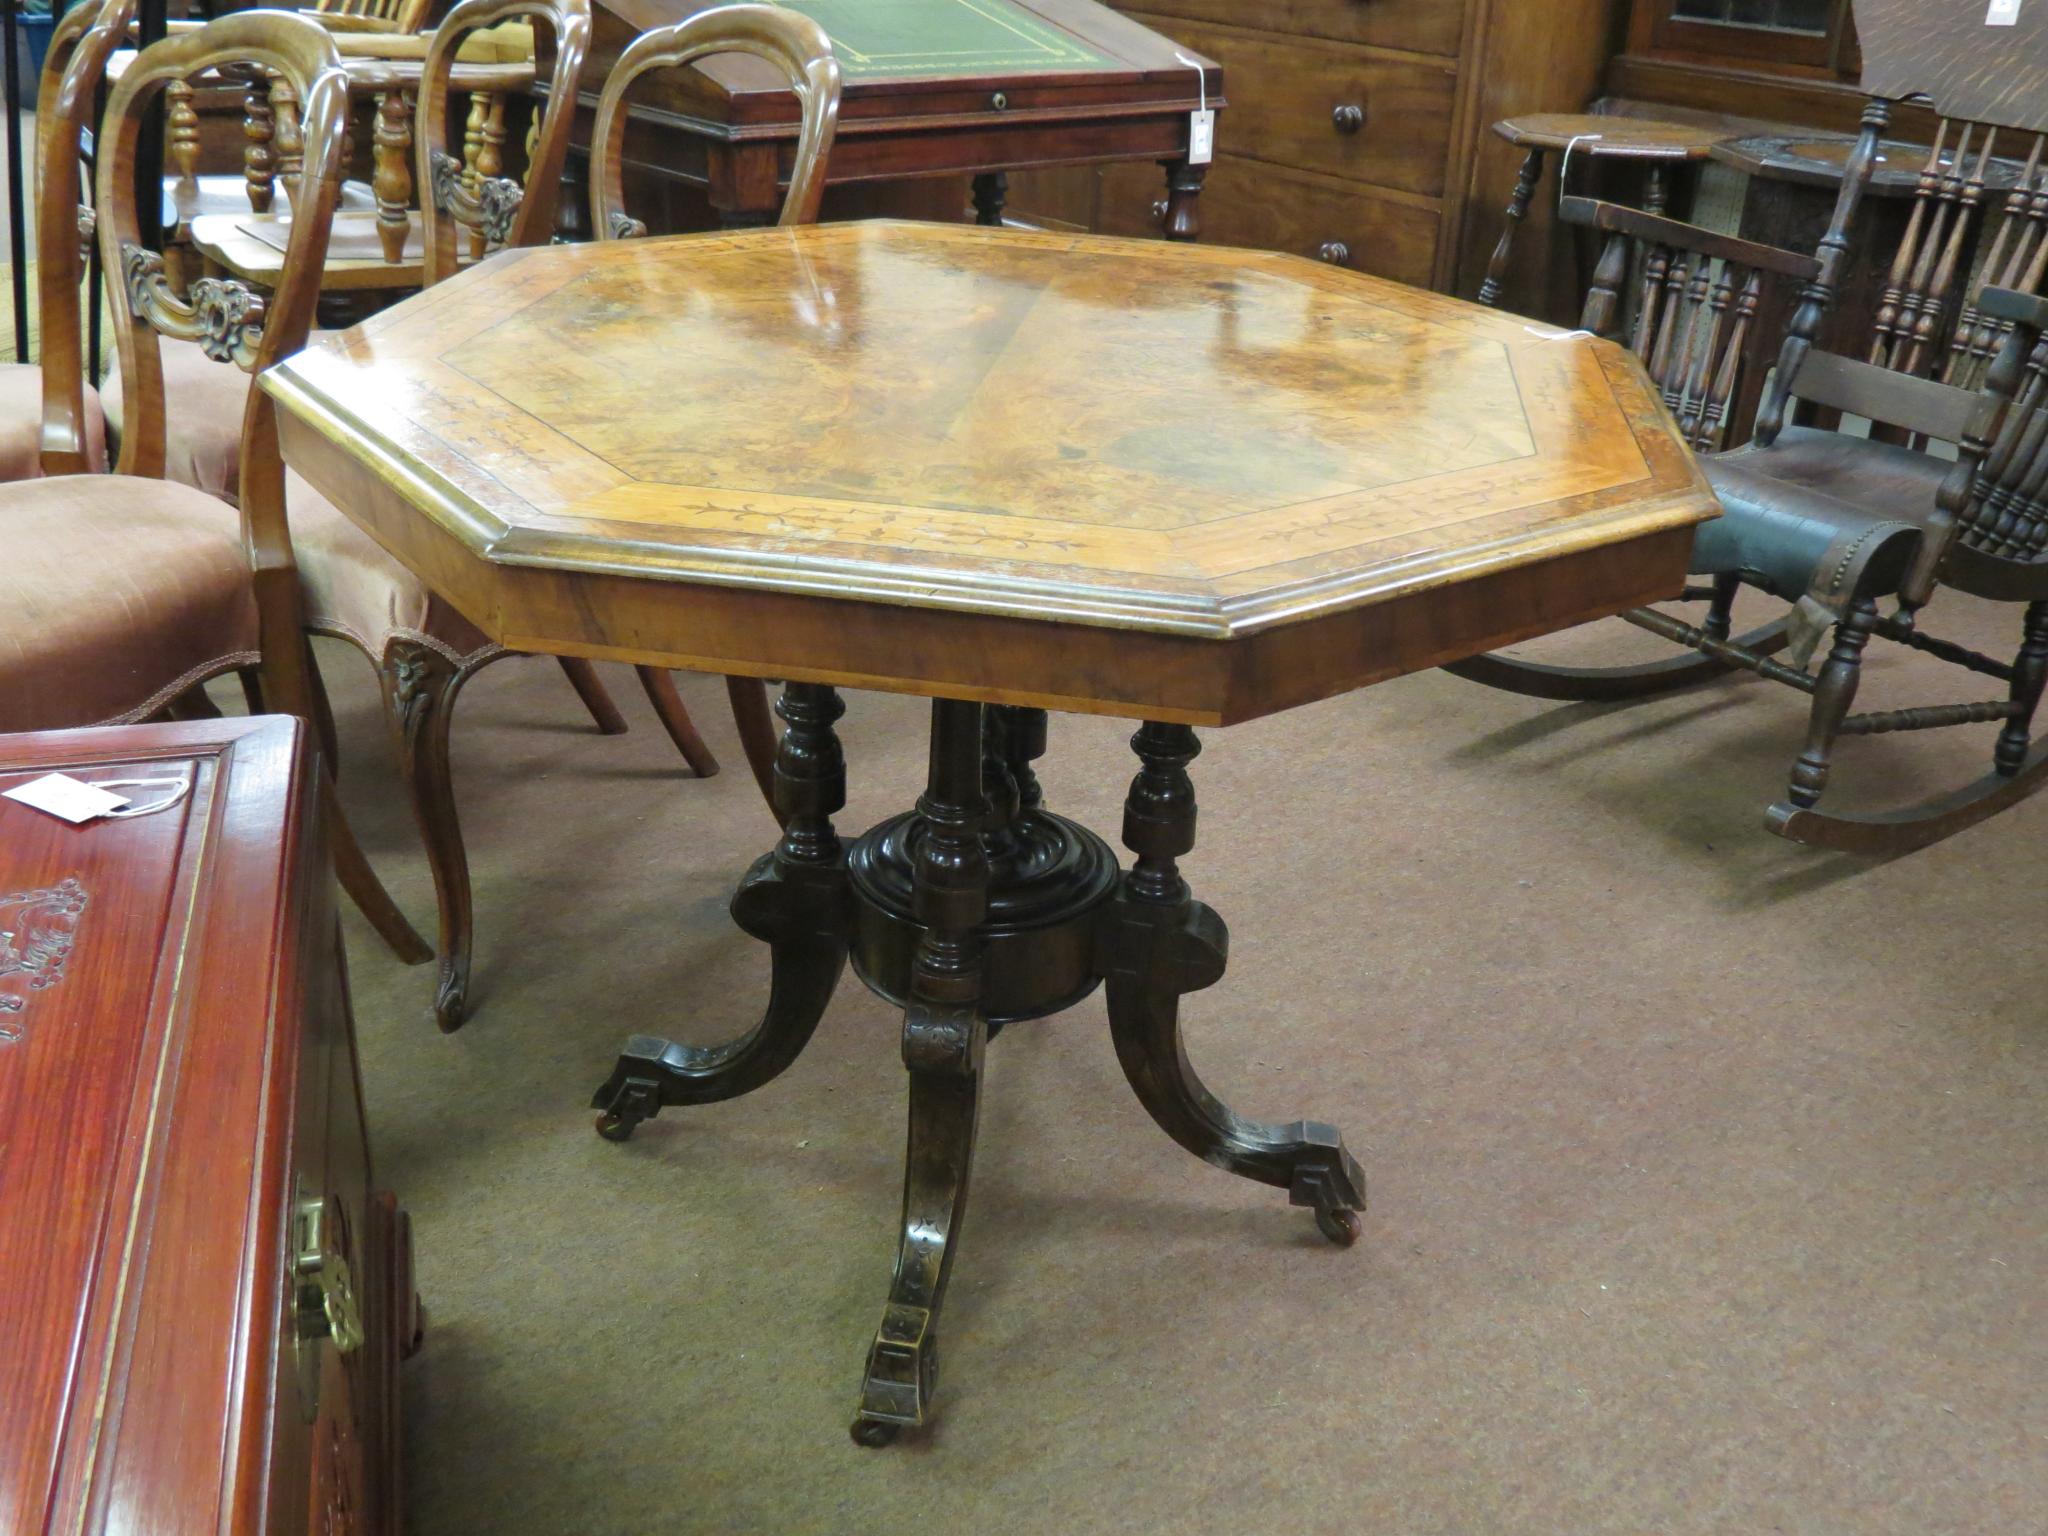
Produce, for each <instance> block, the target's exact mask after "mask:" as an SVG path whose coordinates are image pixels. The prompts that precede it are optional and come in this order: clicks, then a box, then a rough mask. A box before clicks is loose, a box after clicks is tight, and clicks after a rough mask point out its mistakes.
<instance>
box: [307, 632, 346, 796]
mask: <svg viewBox="0 0 2048 1536" xmlns="http://www.w3.org/2000/svg"><path fill="white" fill-rule="evenodd" d="M306 683H307V686H308V689H309V690H310V692H311V693H312V696H313V728H314V729H315V730H316V731H318V732H319V734H320V751H321V752H322V753H323V754H324V755H325V756H326V758H327V771H328V772H329V773H331V774H333V775H334V777H335V778H336V779H339V778H340V777H341V736H340V733H339V732H337V731H336V730H335V728H334V704H333V702H332V701H331V700H330V699H329V698H328V697H327V681H326V679H325V678H323V677H321V675H320V660H319V658H318V657H316V656H315V655H314V654H313V647H312V646H311V644H308V645H307V647H306Z"/></svg>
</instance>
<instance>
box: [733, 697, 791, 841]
mask: <svg viewBox="0 0 2048 1536" xmlns="http://www.w3.org/2000/svg"><path fill="white" fill-rule="evenodd" d="M725 696H726V698H727V699H729V700H731V702H732V723H733V724H734V725H735V726H737V727H738V728H739V733H740V747H741V749H742V750H743V751H744V752H745V753H746V754H747V766H748V767H749V768H751V769H753V770H754V782H755V783H756V784H758V785H760V787H761V798H762V799H763V800H765V801H767V802H768V809H769V810H770V811H771V812H772V811H774V810H775V748H776V746H777V742H776V736H775V716H774V713H773V712H772V711H771V710H770V709H769V708H768V685H767V684H766V683H764V682H763V681H761V679H760V678H758V677H728V678H727V679H726V680H725ZM776 819H777V820H778V821H779V820H780V819H781V817H780V816H779V815H778V816H777V818H776Z"/></svg>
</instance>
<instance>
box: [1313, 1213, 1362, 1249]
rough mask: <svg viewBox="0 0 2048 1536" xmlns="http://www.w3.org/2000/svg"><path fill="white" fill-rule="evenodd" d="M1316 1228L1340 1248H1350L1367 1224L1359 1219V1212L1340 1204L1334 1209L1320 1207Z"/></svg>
mask: <svg viewBox="0 0 2048 1536" xmlns="http://www.w3.org/2000/svg"><path fill="white" fill-rule="evenodd" d="M1316 1229H1317V1230H1318V1231H1320V1232H1321V1233H1322V1234H1323V1236H1325V1237H1327V1238H1328V1239H1329V1240H1330V1241H1331V1242H1333V1243H1335V1244H1336V1245H1337V1246H1338V1247H1339V1248H1349V1247H1350V1246H1351V1245H1352V1244H1353V1243H1355V1242H1357V1241H1358V1235H1359V1233H1360V1232H1362V1231H1363V1230H1364V1229H1365V1224H1364V1223H1363V1222H1361V1221H1360V1220H1359V1219H1358V1212H1356V1211H1352V1210H1346V1209H1344V1208H1342V1207H1341V1206H1340V1207H1337V1208H1335V1209H1332V1210H1321V1209H1318V1210H1317V1211H1316Z"/></svg>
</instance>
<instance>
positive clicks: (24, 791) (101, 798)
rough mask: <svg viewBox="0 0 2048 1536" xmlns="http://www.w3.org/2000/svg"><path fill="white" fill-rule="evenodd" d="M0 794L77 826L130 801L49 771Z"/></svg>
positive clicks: (81, 780) (80, 780) (123, 796)
mask: <svg viewBox="0 0 2048 1536" xmlns="http://www.w3.org/2000/svg"><path fill="white" fill-rule="evenodd" d="M0 794H5V795H6V797H7V798H8V799H9V800H18V801H20V802H21V803H22V804H23V805H26V806H31V807H33V808H34V809H36V810H38V811H45V812H48V813H49V814H50V815H52V816H55V817H58V818H59V819H60V820H63V821H68V822H71V823H73V824H74V825H75V824H77V823H79V822H86V821H93V820H95V819H97V818H98V817H101V816H105V815H107V814H108V813H109V812H112V811H118V810H119V809H121V807H122V806H124V805H126V804H127V803H128V797H127V796H126V795H116V794H112V793H109V792H108V791H107V790H104V789H101V788H100V787H99V786H98V785H97V784H88V783H86V782H85V781H84V780H83V779H74V778H72V777H71V776H70V775H69V774H63V773H46V774H44V775H43V776H42V777H41V778H40V779H30V780H29V781H28V782H27V783H26V784H17V785H15V786H14V788H12V789H9V790H4V791H0Z"/></svg>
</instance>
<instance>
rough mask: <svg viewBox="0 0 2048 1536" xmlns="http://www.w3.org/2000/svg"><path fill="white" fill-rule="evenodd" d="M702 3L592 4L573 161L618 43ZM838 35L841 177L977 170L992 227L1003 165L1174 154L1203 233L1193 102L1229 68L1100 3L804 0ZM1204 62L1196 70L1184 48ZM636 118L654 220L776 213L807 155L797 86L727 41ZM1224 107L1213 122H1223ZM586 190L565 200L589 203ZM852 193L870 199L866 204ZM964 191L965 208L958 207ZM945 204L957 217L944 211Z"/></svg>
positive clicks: (834, 177)
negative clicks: (728, 48)
mask: <svg viewBox="0 0 2048 1536" xmlns="http://www.w3.org/2000/svg"><path fill="white" fill-rule="evenodd" d="M704 8H705V0H597V4H596V7H595V14H594V20H593V27H592V34H591V47H590V63H589V66H588V68H587V69H586V70H585V72H584V76H583V79H584V85H583V112H582V114H581V121H580V122H579V125H578V129H577V140H576V142H577V143H578V144H579V145H580V146H583V149H581V150H579V151H577V152H576V155H575V163H576V165H577V167H578V170H579V175H580V173H581V168H582V166H583V165H584V164H585V163H586V161H585V154H584V151H586V150H587V147H588V145H589V142H590V135H589V115H590V113H591V112H592V111H594V110H595V108H596V104H597V95H598V92H599V91H600V90H602V89H603V86H604V81H605V77H606V76H607V75H609V74H610V72H611V67H612V65H613V64H615V63H616V62H617V61H618V56H619V54H620V53H621V52H622V51H623V50H624V49H625V47H626V46H627V45H628V44H629V43H631V42H632V41H633V39H634V38H636V37H638V36H639V35H640V34H641V33H642V32H645V31H648V30H649V29H651V28H654V27H659V26H666V25H668V24H670V23H673V22H677V21H681V20H682V19H683V18H685V17H686V16H690V15H692V14H694V13H695V12H697V11H700V10H703V9H704ZM793 8H794V9H796V10H800V11H802V12H804V13H805V14H806V15H809V16H811V17H813V18H814V19H815V20H816V21H817V22H818V23H819V24H820V25H821V26H823V27H824V29H825V31H826V32H827V33H828V34H829V35H830V36H831V38H832V42H833V46H834V50H835V51H836V52H837V53H838V55H839V65H840V70H841V74H842V78H843V79H844V82H845V96H844V99H843V103H842V105H841V107H840V112H839V133H838V137H837V139H836V140H835V141H834V143H833V146H832V157H831V160H830V161H829V163H828V165H827V170H826V185H827V188H828V193H827V199H828V200H827V213H828V216H829V215H830V214H831V212H832V211H833V209H834V207H835V206H836V205H840V204H841V197H840V195H839V194H835V193H834V192H833V191H832V189H841V190H842V191H843V190H844V189H848V188H855V187H861V188H872V187H875V186H876V185H877V184H879V183H892V182H901V181H904V180H907V179H912V178H931V177H943V176H962V175H972V176H973V177H975V204H976V207H977V209H978V211H979V214H980V218H981V221H982V222H983V223H990V224H992V223H996V222H998V221H999V220H1000V218H1001V214H1002V207H1003V199H1004V187H1005V181H1004V173H1005V172H1008V171H1012V170H1019V169H1023V168H1025V167H1035V166H1047V165H1079V164H1089V163H1094V162H1101V161H1114V160H1156V161H1159V162H1161V163H1162V164H1163V165H1164V166H1165V168H1166V183H1167V199H1168V202H1169V205H1170V207H1169V220H1168V233H1169V235H1171V236H1172V237H1173V238H1176V239H1184V240H1192V239H1194V238H1195V235H1196V233H1197V224H1196V218H1195V199H1196V197H1197V195H1198V194H1199V193H1200V191H1201V186H1202V176H1203V174H1204V171H1205V169H1206V167H1203V166H1190V165H1188V164H1187V163H1186V156H1187V147H1188V114H1189V113H1190V112H1191V111H1192V110H1194V108H1195V107H1196V105H1197V104H1198V102H1200V101H1201V100H1203V99H1204V97H1205V95H1206V100H1207V102H1208V105H1209V106H1211V107H1217V108H1220V107H1222V106H1224V105H1225V102H1224V99H1223V71H1222V70H1221V68H1220V67H1218V66H1217V65H1216V64H1215V63H1213V62H1211V61H1210V60H1208V59H1205V58H1203V57H1202V56H1201V55H1200V54H1198V53H1196V52H1195V51H1194V50H1192V49H1186V48H1181V47H1180V46H1178V45H1177V44H1175V43H1173V42H1172V41H1170V40H1169V39H1167V38H1164V37H1161V36H1160V35H1159V34H1158V33H1156V32H1152V31H1149V30H1148V29H1146V28H1145V27H1142V26H1140V25H1139V24H1138V23H1136V22H1134V21H1131V20H1129V19H1127V18H1125V17H1123V16H1120V15H1118V14H1117V13H1116V12H1115V11H1112V10H1110V9H1109V8H1108V7H1106V6H1103V5H1098V4H1096V3H1095V0H794V4H793ZM1183 54H1184V55H1185V56H1186V57H1187V58H1188V59H1190V60H1193V61H1195V62H1197V63H1198V64H1199V65H1200V81H1199V82H1198V80H1197V71H1196V69H1195V68H1192V67H1190V65H1189V64H1187V63H1183V62H1182V61H1181V59H1180V58H1179V57H1177V55H1183ZM634 101H635V106H634V110H633V113H632V116H631V120H630V121H629V124H628V127H627V130H626V144H625V163H626V172H627V188H628V193H629V199H628V200H629V202H630V203H631V204H632V206H633V207H634V208H635V209H639V208H643V207H645V208H648V209H649V210H650V212H651V214H652V216H651V217H649V219H648V223H649V227H650V228H653V229H656V230H660V229H664V228H677V227H684V225H683V224H682V223H680V222H678V221H683V220H687V219H688V218H689V217H690V215H689V214H688V213H687V212H686V211H684V209H683V207H682V206H681V205H680V204H678V205H675V206H671V208H670V210H669V219H668V220H666V221H664V219H663V217H662V211H663V206H664V203H665V201H666V199H667V198H670V197H675V196H676V195H677V194H678V193H679V192H681V189H683V188H688V189H691V191H690V192H687V193H682V196H683V198H684V199H688V198H690V197H693V196H695V195H699V194H701V195H702V196H704V197H708V199H709V203H710V206H711V208H712V210H714V211H715V213H716V215H717V217H718V219H719V221H721V222H722V223H724V224H726V225H728V226H741V225H748V224H767V223H772V222H773V220H774V218H775V214H776V211H777V210H778V209H779V208H780V207H781V206H782V198H781V194H780V193H779V192H778V191H777V190H776V188H777V184H778V182H782V183H786V182H787V180H788V176H789V167H790V160H791V157H792V156H793V154H794V152H795V147H796V131H797V111H796V102H795V98H794V97H792V96H791V94H790V93H789V90H788V89H787V87H786V86H784V85H783V84H782V83H781V82H780V80H779V79H778V78H777V75H776V72H775V71H774V70H773V69H771V68H770V67H769V66H768V65H766V64H764V63H762V62H761V61H760V60H758V59H753V58H748V57H744V56H741V55H727V56H723V57H718V58H712V59H707V60H705V61H704V62H703V63H702V64H701V65H698V66H696V67H694V68H691V69H687V70H683V71H679V72H677V73H676V74H674V75H673V76H671V77H667V78H656V79H653V80H650V81H649V82H648V83H647V84H646V86H644V87H643V88H642V89H640V90H639V91H638V92H637V93H636V95H635V98H634ZM1225 121H1226V119H1223V118H1219V120H1218V131H1219V132H1221V131H1222V129H1223V126H1224V122H1225ZM587 203H588V198H587V196H584V197H575V196H571V197H569V198H566V199H564V207H565V208H571V209H580V208H582V207H584V206H586V205H587ZM855 206H859V205H858V204H856V205H855ZM958 207H959V205H958V203H957V202H956V203H954V204H953V210H955V211H957V209H958ZM948 216H951V215H950V214H949V215H948Z"/></svg>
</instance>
